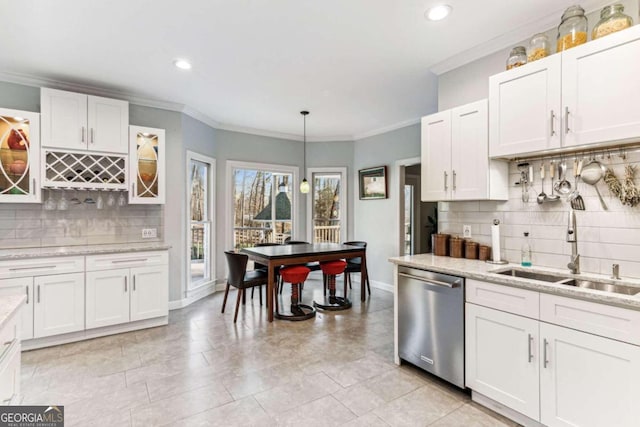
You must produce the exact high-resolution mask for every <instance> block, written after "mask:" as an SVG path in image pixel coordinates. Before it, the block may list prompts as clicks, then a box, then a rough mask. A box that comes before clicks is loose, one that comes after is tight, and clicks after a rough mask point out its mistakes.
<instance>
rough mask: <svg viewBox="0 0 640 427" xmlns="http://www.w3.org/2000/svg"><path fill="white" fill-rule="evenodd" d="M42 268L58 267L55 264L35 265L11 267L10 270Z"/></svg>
mask: <svg viewBox="0 0 640 427" xmlns="http://www.w3.org/2000/svg"><path fill="white" fill-rule="evenodd" d="M42 268H56V266H55V265H36V266H35V267H14V268H10V269H9V271H20V270H39V269H42Z"/></svg>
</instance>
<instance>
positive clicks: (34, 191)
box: [31, 178, 36, 195]
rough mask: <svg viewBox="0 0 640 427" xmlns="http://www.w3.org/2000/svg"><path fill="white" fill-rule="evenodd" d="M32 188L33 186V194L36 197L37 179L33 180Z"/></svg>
mask: <svg viewBox="0 0 640 427" xmlns="http://www.w3.org/2000/svg"><path fill="white" fill-rule="evenodd" d="M31 183H32V186H31V194H33V195H35V194H36V179H35V178H33V179H32V180H31Z"/></svg>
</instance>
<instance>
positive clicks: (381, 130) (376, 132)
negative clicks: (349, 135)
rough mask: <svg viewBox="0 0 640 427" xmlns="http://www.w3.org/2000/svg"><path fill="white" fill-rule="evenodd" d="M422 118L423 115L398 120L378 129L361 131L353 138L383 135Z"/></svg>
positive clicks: (418, 121)
mask: <svg viewBox="0 0 640 427" xmlns="http://www.w3.org/2000/svg"><path fill="white" fill-rule="evenodd" d="M420 119H421V117H417V118H413V119H409V120H404V121H402V122H398V123H395V124H393V125H389V126H385V127H381V128H378V129H374V130H371V131H368V132H363V133H359V134H357V135H354V136H353V140H354V141H356V140H360V139H365V138H370V137H372V136H376V135H381V134H383V133H387V132H391V131H393V130H397V129H401V128H405V127H407V126H412V125H415V124H417V123H420Z"/></svg>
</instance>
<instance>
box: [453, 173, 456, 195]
mask: <svg viewBox="0 0 640 427" xmlns="http://www.w3.org/2000/svg"><path fill="white" fill-rule="evenodd" d="M453 191H456V171H453Z"/></svg>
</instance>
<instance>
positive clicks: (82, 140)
mask: <svg viewBox="0 0 640 427" xmlns="http://www.w3.org/2000/svg"><path fill="white" fill-rule="evenodd" d="M81 142H84V126H82V139H81Z"/></svg>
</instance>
